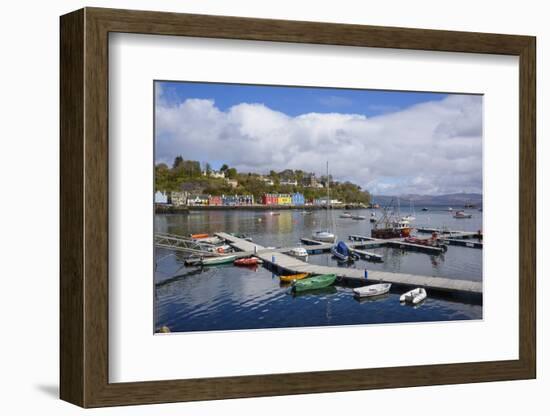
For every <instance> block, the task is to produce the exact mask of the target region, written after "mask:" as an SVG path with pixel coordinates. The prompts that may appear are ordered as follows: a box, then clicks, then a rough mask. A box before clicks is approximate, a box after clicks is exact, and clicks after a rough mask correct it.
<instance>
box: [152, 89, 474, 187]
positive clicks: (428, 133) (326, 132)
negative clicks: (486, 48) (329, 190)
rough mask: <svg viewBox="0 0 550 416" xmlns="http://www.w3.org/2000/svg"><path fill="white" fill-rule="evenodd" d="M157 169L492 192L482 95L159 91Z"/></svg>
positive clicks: (156, 110) (258, 90)
mask: <svg viewBox="0 0 550 416" xmlns="http://www.w3.org/2000/svg"><path fill="white" fill-rule="evenodd" d="M155 88H156V90H155V95H156V106H155V126H156V130H155V155H156V162H157V163H159V162H164V163H167V164H169V165H170V164H171V163H172V161H173V160H174V158H175V157H176V156H178V155H182V156H183V157H184V159H191V160H198V161H200V162H201V163H203V164H204V163H206V162H208V163H210V164H211V165H212V166H213V167H214V168H215V169H216V168H219V167H220V166H221V164H223V163H226V164H228V165H229V166H231V167H235V168H237V170H238V171H240V172H255V173H264V174H265V173H267V172H269V170H271V169H273V170H276V171H281V170H284V169H302V170H304V171H306V172H314V173H316V174H318V175H320V174H323V172H324V167H325V165H326V162H327V161H329V163H330V170H331V174H332V175H333V176H334V177H335V179H336V180H339V181H352V182H354V183H356V184H358V185H360V186H362V187H363V188H364V189H367V190H369V191H370V192H372V193H375V194H380V195H396V194H410V193H421V194H431V195H435V194H443V193H455V192H476V193H481V192H482V131H483V129H482V120H483V117H482V109H483V106H482V104H483V97H482V96H480V95H467V94H446V93H426V92H406V91H382V90H351V89H337V88H312V87H280V86H258V85H243V84H214V83H191V82H166V81H157V82H155Z"/></svg>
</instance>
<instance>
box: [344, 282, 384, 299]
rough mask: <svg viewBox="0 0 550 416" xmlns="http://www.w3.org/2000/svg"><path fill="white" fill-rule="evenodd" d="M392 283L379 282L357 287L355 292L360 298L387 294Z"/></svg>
mask: <svg viewBox="0 0 550 416" xmlns="http://www.w3.org/2000/svg"><path fill="white" fill-rule="evenodd" d="M390 288H391V283H378V284H375V285H369V286H363V287H356V288H355V289H353V294H354V295H355V296H357V297H360V298H371V297H373V296H380V295H385V294H386V293H388V292H389V291H390Z"/></svg>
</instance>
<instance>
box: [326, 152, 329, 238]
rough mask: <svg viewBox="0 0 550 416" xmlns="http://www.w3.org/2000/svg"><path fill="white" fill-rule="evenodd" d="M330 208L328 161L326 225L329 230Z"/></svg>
mask: <svg viewBox="0 0 550 416" xmlns="http://www.w3.org/2000/svg"><path fill="white" fill-rule="evenodd" d="M329 208H330V179H329V176H328V160H327V212H326V221H327V222H326V224H327V230H328V210H329Z"/></svg>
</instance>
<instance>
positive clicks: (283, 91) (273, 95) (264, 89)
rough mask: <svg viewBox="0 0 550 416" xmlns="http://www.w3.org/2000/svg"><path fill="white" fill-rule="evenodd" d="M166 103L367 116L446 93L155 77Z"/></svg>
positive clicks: (293, 113) (431, 99)
mask: <svg viewBox="0 0 550 416" xmlns="http://www.w3.org/2000/svg"><path fill="white" fill-rule="evenodd" d="M158 84H161V85H162V90H163V98H164V100H165V101H166V102H167V103H168V104H174V103H180V102H182V101H185V99H187V98H202V99H213V100H214V101H215V102H216V106H217V107H218V108H219V109H220V110H222V111H226V110H228V109H229V108H230V107H232V106H234V105H238V104H240V103H243V102H245V103H259V104H264V105H265V106H266V107H269V108H271V109H273V110H276V111H280V112H283V113H285V114H287V115H289V116H298V115H300V114H304V113H332V112H344V113H355V114H363V115H366V116H369V117H372V116H376V115H380V114H384V113H390V112H395V111H398V110H403V109H405V108H407V107H410V106H412V105H414V104H418V103H423V102H427V101H439V100H443V99H444V98H446V97H447V96H448V94H442V93H427V92H401V91H374V90H357V89H340V88H312V87H307V88H304V87H280V86H258V85H244V84H214V83H200V82H197V83H193V82H167V81H157V85H158Z"/></svg>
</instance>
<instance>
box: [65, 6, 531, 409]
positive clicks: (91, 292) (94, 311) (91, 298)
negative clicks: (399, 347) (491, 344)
mask: <svg viewBox="0 0 550 416" xmlns="http://www.w3.org/2000/svg"><path fill="white" fill-rule="evenodd" d="M60 29H61V44H60V47H61V50H60V53H61V61H60V64H61V92H60V94H61V95H60V98H61V120H60V125H61V155H60V156H61V178H60V185H61V201H60V203H61V218H60V220H61V229H60V232H61V243H60V244H61V246H60V253H61V254H60V262H61V267H60V279H61V283H60V297H61V302H60V361H61V363H60V376H61V386H60V396H61V398H62V399H63V400H66V401H68V402H71V403H74V404H76V405H79V406H82V407H100V406H114V405H130V404H146V403H163V402H177V401H191V400H213V399H226V398H237V397H257V396H270V395H287V394H303V393H321V392H337V391H351V390H363V389H375V388H396V387H409V386H425V385H440V384H454V383H472V382H487V381H498V380H515V379H529V378H535V376H536V332H535V331H536V325H535V323H536V321H535V319H536V317H535V313H536V303H535V301H536V286H535V285H536V275H535V263H536V258H535V253H536V179H535V171H536V169H535V161H536V149H535V124H536V123H535V121H536V120H535V106H536V97H535V50H536V47H535V38H534V37H530V36H516V35H500V34H485V33H467V32H451V31H439V30H421V29H404V28H393V27H392V28H390V27H376V26H361V25H344V24H327V23H313V22H297V21H283V20H265V19H252V18H240V17H225V16H206V15H190V14H176V13H161V12H147V11H130V10H113V9H99V8H85V9H81V10H78V11H75V12H72V13H69V14H67V15H64V16H62V17H61V21H60ZM110 32H125V33H141V34H151V35H173V36H192V37H205V38H224V39H243V40H261V41H277V42H296V43H311V44H329V45H346V46H357V47H361V46H368V47H380V48H396V49H415V50H429V51H447V52H468V53H483V54H501V55H514V56H518V57H519V67H520V80H519V86H520V91H519V120H520V131H519V134H520V147H519V149H518V151H519V155H520V186H519V190H518V192H519V194H520V195H521V205H520V207H519V210H520V211H519V212H520V215H519V218H520V224H519V233H520V252H519V259H520V264H519V359H518V360H509V361H491V362H471V363H460V364H443V365H420V366H406V367H390V368H370V369H369V368H367V369H353V370H339V371H322V372H308V373H289V374H266V375H254V376H238V377H218V378H204V379H181V380H170V381H147V382H135V383H109V379H108V360H109V355H108V299H109V296H108V287H109V285H108V281H109V280H108V279H109V276H108V223H109V217H108V183H109V182H108V172H109V166H108V140H109V138H108V79H109V78H108V65H109V62H108V34H109V33H110Z"/></svg>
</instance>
